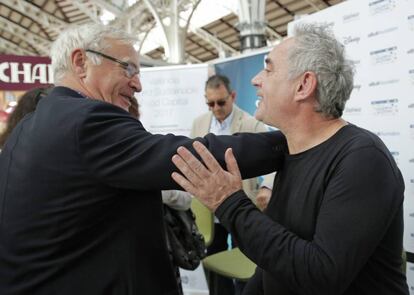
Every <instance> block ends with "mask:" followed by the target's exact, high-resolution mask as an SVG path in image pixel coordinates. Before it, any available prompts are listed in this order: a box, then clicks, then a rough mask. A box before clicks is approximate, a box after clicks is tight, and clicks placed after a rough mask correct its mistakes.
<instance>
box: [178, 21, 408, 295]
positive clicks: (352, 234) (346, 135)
mask: <svg viewBox="0 0 414 295" xmlns="http://www.w3.org/2000/svg"><path fill="white" fill-rule="evenodd" d="M265 62H266V67H265V69H264V70H262V71H261V72H260V73H258V74H257V75H256V76H255V77H254V78H253V80H252V83H253V85H254V86H255V87H256V88H257V94H258V96H259V97H261V98H262V99H261V102H260V104H259V106H258V110H257V112H256V118H257V119H259V120H262V121H263V122H265V123H267V124H269V125H271V126H274V127H277V128H279V129H280V130H281V131H282V133H283V134H285V136H286V139H287V143H288V151H287V152H288V154H287V155H286V157H285V160H284V164H283V167H282V169H280V170H279V171H278V173H277V175H276V180H275V189H274V190H273V193H272V194H273V195H272V197H271V199H270V203H269V205H268V207H267V209H266V211H265V213H263V212H261V211H259V210H258V209H257V208H256V207H255V206H254V205H253V204H252V202H251V201H250V200H249V199H248V197H247V195H246V193H244V192H243V191H242V190H241V188H242V185H241V179H240V173H239V170H238V168H237V162H236V159H235V157H234V156H233V155H232V153H231V152H226V160H227V170H228V171H225V170H223V169H222V168H221V167H219V166H218V165H217V162H216V161H215V160H214V158H213V157H212V156H211V154H210V153H209V152H208V151H207V150H206V149H205V147H204V146H203V145H202V144H200V143H199V144H196V143H195V144H194V145H195V146H196V149H197V151H198V152H199V154H200V156H201V158H202V159H203V160H204V163H205V165H206V166H204V165H202V166H200V163H199V161H198V160H197V159H195V158H194V157H193V156H192V155H189V154H188V152H187V151H186V150H185V148H180V149H179V150H178V152H179V155H175V156H174V157H173V161H174V163H175V164H176V165H177V167H178V168H180V170H181V171H182V173H183V174H184V175H185V176H186V178H184V177H182V176H181V175H180V174H178V173H174V174H173V178H174V179H175V180H176V181H177V182H178V183H179V184H180V185H181V186H182V187H183V188H185V189H186V190H187V191H188V192H190V193H192V194H193V195H194V196H196V197H197V198H199V199H200V201H201V202H203V203H204V204H205V205H206V206H207V207H209V208H210V209H211V210H212V211H213V212H215V214H216V216H217V217H218V218H219V219H220V222H221V223H222V224H223V225H224V226H225V227H226V228H227V229H228V230H229V231H230V232H231V233H232V235H233V236H234V237H235V239H236V241H237V243H238V245H239V247H240V249H241V250H242V252H243V253H244V254H246V255H247V256H248V257H249V258H250V259H251V260H252V261H253V262H255V263H256V264H257V268H256V272H255V274H254V276H253V277H252V278H251V279H250V280H249V282H248V283H247V286H246V287H245V289H244V293H243V294H244V295H276V294H277V295H294V294H295V295H298V294H318V295H333V294H335V295H340V294H341V295H356V294H358V295H371V294H375V295H391V294H392V295H408V293H409V292H408V286H407V283H406V277H405V274H404V273H403V271H402V269H401V265H402V257H401V253H402V241H403V228H404V226H403V201H404V180H403V177H402V175H401V173H400V170H399V169H398V167H397V164H396V163H395V160H394V158H393V157H392V155H391V153H390V152H389V151H388V149H387V148H386V146H385V145H384V143H383V142H382V141H381V139H379V138H378V136H376V135H375V134H373V133H372V132H369V131H367V130H364V129H362V128H360V127H357V126H355V125H353V124H350V123H348V122H347V121H345V120H344V119H342V118H341V116H342V114H343V111H344V108H345V103H346V101H347V100H348V99H349V97H350V94H351V91H352V89H353V67H352V63H351V61H350V60H348V59H346V57H345V52H344V46H343V45H342V44H340V43H339V42H338V41H337V40H336V39H335V37H334V36H333V34H332V32H330V31H329V29H328V28H327V27H324V26H320V25H315V24H302V25H297V26H296V27H295V29H294V34H293V37H292V38H288V39H286V40H284V41H283V42H281V43H280V44H279V45H277V46H276V47H275V48H274V49H273V50H272V51H271V52H270V53H269V55H268V56H267V58H266V60H265ZM237 160H238V161H239V162H240V161H241V160H242V159H241V158H238V159H237ZM205 167H207V168H205ZM217 187H220V190H216V189H215V188H217Z"/></svg>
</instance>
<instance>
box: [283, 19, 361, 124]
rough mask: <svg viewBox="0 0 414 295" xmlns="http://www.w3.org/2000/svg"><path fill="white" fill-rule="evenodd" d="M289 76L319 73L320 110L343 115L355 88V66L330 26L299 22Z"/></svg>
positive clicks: (328, 114)
mask: <svg viewBox="0 0 414 295" xmlns="http://www.w3.org/2000/svg"><path fill="white" fill-rule="evenodd" d="M288 60H289V78H295V77H298V76H299V75H301V74H303V73H304V72H306V71H311V72H314V73H315V74H316V77H317V79H318V86H317V90H316V98H317V100H318V103H319V104H318V105H317V106H316V108H315V111H316V112H320V113H322V114H324V115H325V116H327V117H333V118H339V117H341V116H342V113H343V110H344V108H345V102H346V101H347V100H348V99H349V96H350V95H351V92H352V89H353V87H354V67H353V64H352V62H351V61H350V60H348V59H346V57H345V48H344V46H343V45H342V44H341V43H339V41H337V40H336V39H335V37H334V35H333V33H332V31H331V30H329V28H328V27H327V26H326V25H318V24H299V25H297V26H295V28H294V45H293V46H292V50H291V51H290V53H289V56H288Z"/></svg>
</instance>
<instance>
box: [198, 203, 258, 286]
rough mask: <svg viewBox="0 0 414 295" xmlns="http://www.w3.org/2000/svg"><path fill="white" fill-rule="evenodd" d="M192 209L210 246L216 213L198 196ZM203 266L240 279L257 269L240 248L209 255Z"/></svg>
mask: <svg viewBox="0 0 414 295" xmlns="http://www.w3.org/2000/svg"><path fill="white" fill-rule="evenodd" d="M191 210H192V211H193V213H194V215H195V217H196V224H197V227H198V230H199V231H200V233H201V234H202V235H203V236H204V240H205V243H206V246H209V245H210V244H211V243H212V241H213V239H214V215H213V213H211V212H210V210H209V209H207V207H205V206H204V205H203V204H201V203H200V201H199V200H197V199H196V198H193V199H192V202H191ZM203 266H204V268H205V269H206V270H209V271H212V272H215V273H218V274H220V275H222V276H225V277H228V278H232V279H237V280H240V281H247V280H248V279H249V278H250V277H251V276H252V275H253V273H254V270H255V269H256V265H255V264H254V263H253V262H252V261H251V260H250V259H249V258H247V257H246V256H245V255H244V254H243V253H242V252H240V249H239V248H234V249H231V250H229V251H222V252H218V253H216V254H213V255H210V256H207V257H206V258H204V259H203Z"/></svg>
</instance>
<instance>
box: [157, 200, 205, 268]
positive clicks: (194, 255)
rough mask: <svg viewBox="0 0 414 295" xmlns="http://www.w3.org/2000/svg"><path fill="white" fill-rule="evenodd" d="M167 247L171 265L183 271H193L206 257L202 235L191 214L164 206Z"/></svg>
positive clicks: (190, 212)
mask: <svg viewBox="0 0 414 295" xmlns="http://www.w3.org/2000/svg"><path fill="white" fill-rule="evenodd" d="M164 220H165V223H166V231H167V245H168V250H169V251H170V253H171V256H172V259H173V263H174V264H175V265H176V266H178V267H180V268H183V269H188V270H194V269H196V268H197V267H198V266H199V265H200V262H201V260H202V259H203V258H204V257H205V256H206V245H205V243H204V237H203V235H202V234H201V233H200V232H199V231H198V228H197V225H196V223H195V217H194V214H193V212H192V211H191V210H190V209H189V210H186V211H179V210H174V209H172V208H170V207H168V206H167V205H164Z"/></svg>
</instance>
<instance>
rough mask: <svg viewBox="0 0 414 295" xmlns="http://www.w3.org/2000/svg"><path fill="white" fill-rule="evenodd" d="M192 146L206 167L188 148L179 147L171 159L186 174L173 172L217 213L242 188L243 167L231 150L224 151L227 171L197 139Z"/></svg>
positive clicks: (190, 190) (186, 187)
mask: <svg viewBox="0 0 414 295" xmlns="http://www.w3.org/2000/svg"><path fill="white" fill-rule="evenodd" d="M193 146H194V149H195V150H196V152H197V153H198V154H199V155H200V157H201V159H202V160H203V162H204V164H205V165H206V166H204V165H203V163H201V162H200V161H199V160H198V159H197V158H196V157H194V156H193V155H192V154H191V152H190V151H188V150H187V149H186V148H184V147H179V148H178V149H177V153H178V154H176V155H174V156H173V157H172V161H173V163H174V164H175V166H177V168H178V169H179V170H180V171H181V173H182V174H183V175H184V176H183V175H181V174H179V173H177V172H174V173H173V174H172V178H173V179H174V180H175V181H176V182H177V183H178V184H179V185H181V186H182V187H183V188H184V189H185V190H186V191H187V192H189V193H191V194H192V195H193V196H195V197H196V198H197V199H199V200H200V202H201V203H203V204H204V205H205V206H207V208H209V209H210V210H211V211H213V212H214V211H215V210H216V209H217V207H218V206H219V205H220V204H221V203H222V202H223V201H224V200H225V199H226V198H227V197H229V196H230V195H231V194H233V193H235V192H237V191H239V190H241V188H242V181H241V176H240V170H239V167H238V165H237V162H236V159H235V158H234V155H233V151H232V150H231V149H227V150H226V153H225V154H224V158H225V160H226V165H227V170H228V171H226V170H224V169H223V168H221V166H220V165H219V163H218V162H217V161H216V159H215V158H214V157H213V155H212V154H211V153H210V152H209V151H208V150H207V148H206V147H205V146H204V145H203V144H202V143H200V142H198V141H195V142H194V143H193Z"/></svg>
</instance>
